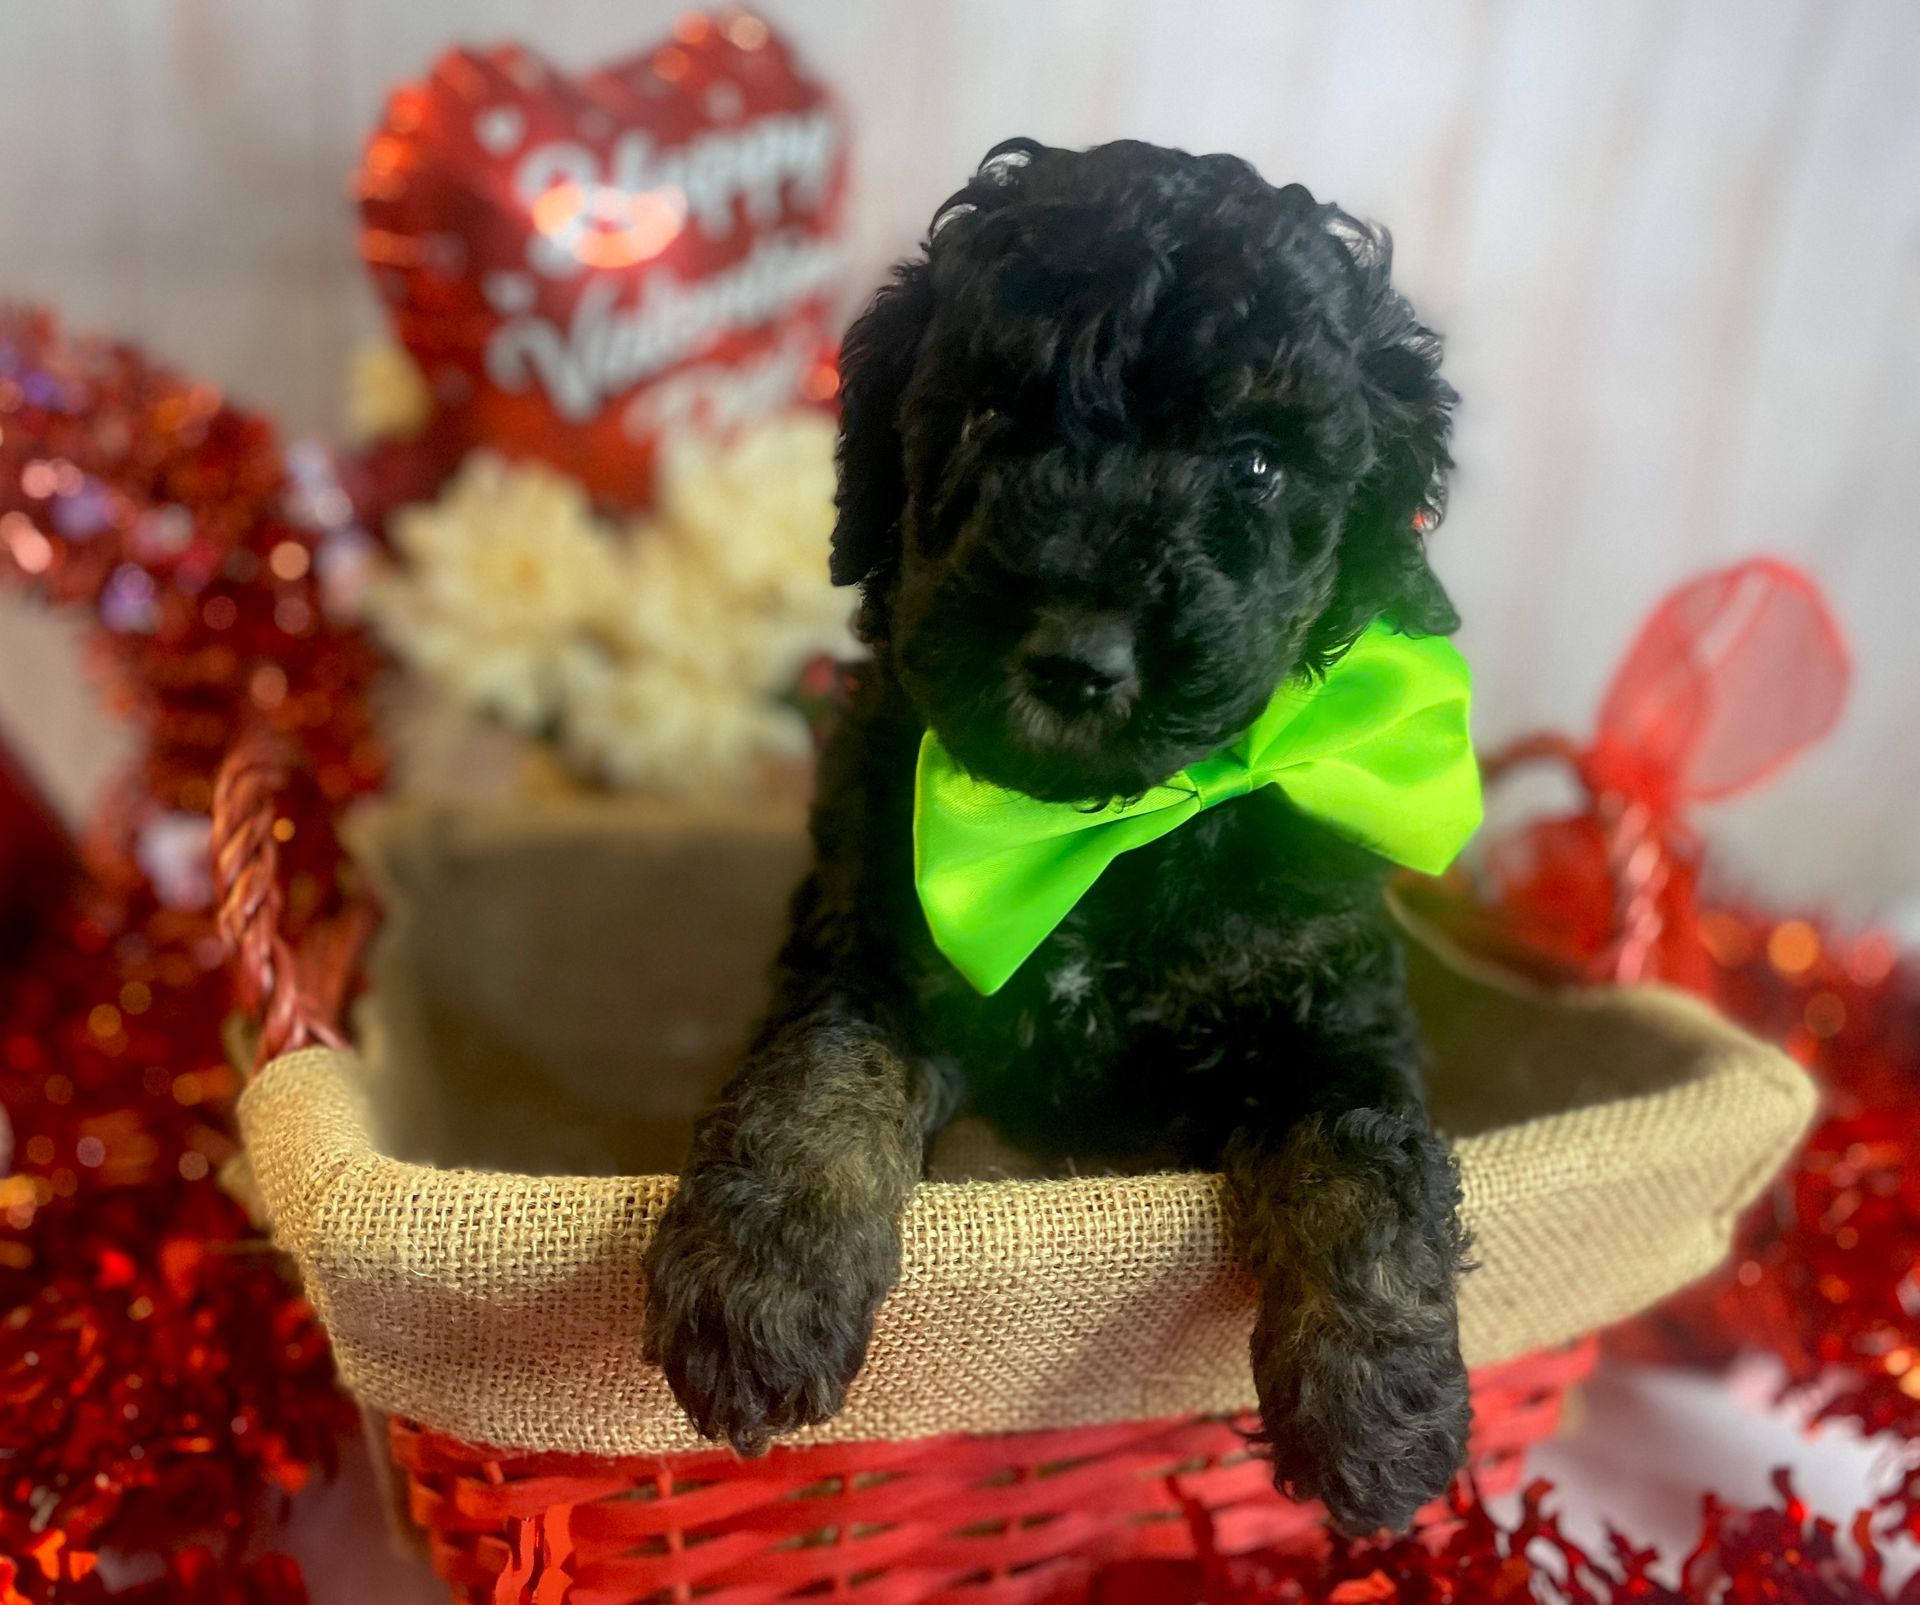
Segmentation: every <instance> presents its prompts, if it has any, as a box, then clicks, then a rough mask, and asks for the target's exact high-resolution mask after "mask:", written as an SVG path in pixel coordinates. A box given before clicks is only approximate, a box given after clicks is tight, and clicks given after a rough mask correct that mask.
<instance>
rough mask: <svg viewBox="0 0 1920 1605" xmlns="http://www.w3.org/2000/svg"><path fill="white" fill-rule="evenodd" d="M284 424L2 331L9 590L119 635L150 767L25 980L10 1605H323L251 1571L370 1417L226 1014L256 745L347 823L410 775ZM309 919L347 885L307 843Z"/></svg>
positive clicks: (11, 971)
mask: <svg viewBox="0 0 1920 1605" xmlns="http://www.w3.org/2000/svg"><path fill="white" fill-rule="evenodd" d="M287 489H288V483H287V477H286V470H285V465H284V461H283V456H282V452H281V448H280V445H279V442H278V441H277V440H276V438H275V436H274V433H273V431H272V430H271V428H270V427H269V426H268V425H267V424H266V423H264V422H263V421H262V420H260V419H258V418H256V417H253V416H251V415H249V414H246V413H243V412H240V411H238V410H236V409H234V408H232V407H229V406H227V405H226V404H225V403H224V402H223V401H222V400H221V398H220V397H219V396H218V395H217V394H215V393H214V392H213V391H212V390H211V389H209V388H208V387H206V386H204V385H195V384H190V383H188V382H186V381H184V380H181V379H178V378H176V377H174V376H173V375H171V374H169V373H166V372H165V371H163V370H159V369H156V368H154V367H152V366H150V365H149V364H147V363H146V362H145V361H144V360H143V359H142V358H140V357H139V356H138V354H137V353H135V352H133V351H131V350H130V349H128V348H125V347H121V346H115V345H109V344H105V343H100V342H93V341H81V340H69V339H67V338H65V337H64V336H63V335H62V334H61V333H60V331H59V330H58V329H57V328H56V327H55V325H54V324H53V322H52V320H51V319H50V318H48V317H46V316H45V315H42V314H33V313H15V314H7V315H0V582H4V581H8V580H11V581H13V582H14V583H16V584H24V585H25V586H26V588H27V589H28V590H29V591H31V592H33V593H36V594H38V595H40V596H43V597H45V598H47V599H48V600H51V601H55V602H60V603H65V604H67V605H70V606H76V607H79V608H84V609H86V610H88V611H89V612H90V613H92V614H93V616H94V619H95V621H96V627H95V628H94V630H93V632H92V637H91V646H92V655H93V659H94V662H95V665H96V668H97V670H98V671H99V673H100V674H101V677H102V679H103V681H104V684H105V687H106V692H107V696H108V699H109V702H110V703H111V705H112V706H114V707H115V708H116V709H117V710H118V711H120V712H121V713H122V714H123V715H124V716H125V717H126V718H127V719H129V720H130V721H131V723H132V724H133V726H134V728H135V730H136V732H137V733H138V735H139V738H140V742H141V748H140V752H139V756H138V758H137V760H136V766H135V771H134V773H132V774H131V775H129V776H128V777H126V779H125V780H124V782H123V783H122V784H121V785H120V786H118V787H117V788H115V789H114V790H113V791H112V793H111V796H110V799H109V802H108V805H107V807H106V808H105V809H104V810H103V811H102V814H101V817H100V818H99V819H98V820H97V821H96V823H95V826H94V828H93V830H92V831H91V833H90V838H89V841H88V844H87V853H86V860H87V870H88V873H87V875H86V876H85V877H84V878H83V879H82V880H81V881H80V883H79V884H78V885H77V886H76V887H75V889H74V890H73V892H72V893H71V895H70V896H69V897H68V898H67V899H66V900H65V901H64V902H62V903H61V904H60V905H59V906H58V907H57V909H56V910H55V911H54V912H52V913H51V914H49V915H47V916H45V917H44V918H43V919H42V920H41V921H40V924H39V928H38V931H37V934H36V935H35V937H34V939H33V940H32V942H31V943H30V945H29V946H28V948H27V949H26V951H25V952H24V953H23V954H22V955H21V956H19V957H18V959H17V960H16V961H14V962H13V963H11V964H9V965H7V966H6V967H5V968H4V969H0V1108H4V1110H5V1113H6V1116H7V1118H8V1120H9V1121H10V1123H11V1126H12V1130H13V1159H12V1173H11V1174H9V1175H5V1176H4V1178H0V1568H4V1570H0V1580H3V1581H4V1587H3V1588H0V1601H5V1602H6V1605H16V1602H19V1601H36V1602H37V1601H42V1600H46V1601H53V1600H63V1601H64V1600H76V1599H87V1598H91V1597H93V1595H95V1594H96V1593H101V1592H103V1591H104V1589H105V1587H106V1583H105V1580H104V1578H105V1574H103V1572H102V1571H101V1570H100V1569H99V1567H98V1565H97V1560H98V1556H99V1552H100V1551H101V1550H102V1549H105V1548H109V1547H110V1548H112V1549H114V1550H117V1551H129V1552H138V1551H143V1550H144V1551H151V1552H152V1553H154V1554H157V1555H159V1556H160V1557H162V1558H163V1561H162V1563H163V1566H164V1570H163V1573H162V1575H161V1576H160V1577H158V1578H156V1579H154V1580H152V1581H150V1582H145V1583H142V1584H140V1585H139V1587H138V1589H137V1590H136V1592H135V1593H134V1594H133V1595H132V1596H131V1597H134V1598H137V1599H141V1600H145V1601H153V1602H158V1601H161V1600H194V1601H216V1600H217V1601H225V1600H241V1599H248V1600H254V1599H258V1600H294V1599H298V1598H301V1597H303V1595H304V1590H303V1588H302V1585H301V1583H300V1580H299V1576H298V1572H297V1569H295V1568H292V1567H291V1565H290V1564H289V1563H285V1562H278V1561H269V1562H262V1563H258V1564H250V1565H242V1564H241V1563H240V1562H239V1560H238V1559H237V1556H238V1553H239V1548H240V1540H241V1538H242V1537H243V1535H244V1527H245V1523H246V1520H247V1518H248V1513H249V1512H252V1511H254V1510H255V1509H256V1508H257V1507H258V1506H259V1504H260V1501H261V1498H262V1496H263V1494H272V1493H275V1492H278V1493H282V1494H284V1493H290V1492H292V1491H293V1490H295V1489H297V1488H299V1487H300V1486H301V1485H302V1484H303V1483H304V1482H305V1481H306V1480H307V1478H308V1477H309V1476H310V1474H311V1473H312V1471H313V1469H314V1468H316V1467H321V1466H324V1465H326V1464H327V1463H328V1461H329V1459H330V1457H331V1455H332V1453H333V1446H334V1443H335V1441H336V1440H337V1437H338V1435H339V1433H340V1432H341V1431H342V1430H343V1429H346V1428H347V1427H349V1426H350V1424H351V1421H352V1411H351V1409H350V1407H349V1406H348V1405H347V1403H346V1401H345V1400H344V1399H343V1398H342V1397H341V1396H340V1395H339V1393H338V1392H337V1391H336V1390H335V1389H334V1387H333V1385H332V1368H331V1364H330V1361H329V1358H328V1355H327V1352H326V1346H325V1341H324V1338H323V1336H322V1334H321V1332H320V1329H319V1326H318V1323H317V1322H316V1321H315V1320H314V1318H313V1314H312V1312H311V1310H310V1309H309V1308H308V1306H307V1305H306V1304H305V1302H304V1301H303V1300H301V1299H300V1298H299V1297H298V1295H297V1294H296V1292H295V1291H294V1290H293V1288H292V1287H291V1286H289V1284H288V1282H287V1280H286V1279H285V1277H284V1275H283V1273H282V1271H281V1269H280V1267H279V1265H278V1264H277V1262H276V1260H275V1259H274V1258H273V1256H272V1255H271V1253H270V1252H269V1251H268V1248H267V1245H266V1244H265V1243H264V1241H262V1240H261V1238H260V1236H259V1234H258V1232H257V1231H256V1229H255V1228H254V1227H253V1226H252V1225H251V1224H250V1223H249V1221H248V1220H247V1218H246V1216H245V1214H244V1212H243V1211H242V1210H241V1209H240V1207H239V1206H238V1205H237V1204H236V1203H235V1202H234V1201H233V1200H232V1199H231V1198H230V1197H229V1196H228V1195H227V1194H226V1193H225V1192H223V1191H222V1190H221V1188H220V1186H219V1182H218V1173H219V1171H220V1168H221V1166H222V1165H223V1164H225V1163H226V1161H227V1160H228V1159H229V1158H230V1157H232V1155H233V1153H234V1143H233V1138H232V1135H231V1128H230V1125H229V1120H228V1113H229V1105H230V1103H231V1099H232V1096H233V1094H234V1092H235V1091H236V1090H237V1077H236V1076H235V1075H234V1073H233V1071H232V1070H231V1069H230V1068H229V1067H228V1064H227V1059H226V1054H225V1052H224V1048H223V1043H222V1023H223V1021H224V1019H225V1016H226V1013H227V1010H228V1007H229V985H228V981H227V977H226V973H225V968H224V955H223V952H222V949H221V944H220V940H219V937H218V934H217V932H216V931H215V928H214V924H213V919H212V911H211V908H210V907H209V894H210V886H209V885H208V882H207V878H206V872H205V870H206V866H205V863H204V854H205V843H206V838H207V811H208V808H209V806H210V803H211V800H212V790H211V786H212V779H213V773H214V769H215V766H216V764H217V763H218V761H219V758H220V756H221V754H222V752H223V751H224V749H225V748H226V746H227V745H228V743H229V742H231V740H232V739H233V737H234V735H235V733H236V732H237V731H238V730H239V729H240V728H242V726H243V725H244V724H246V723H250V722H262V723H266V724H269V725H271V726H273V727H275V728H277V729H279V730H280V731H282V732H283V733H284V734H285V735H286V736H287V737H289V738H290V739H293V740H295V741H297V742H298V743H299V744H300V746H301V748H302V749H303V750H304V751H305V753H306V754H307V755H308V757H309V758H310V760H311V773H312V776H313V779H314V782H315V783H316V784H317V785H318V786H319V787H320V789H321V790H322V791H323V792H324V793H325V795H326V796H327V797H328V799H329V800H331V801H333V802H335V803H339V802H344V801H345V800H346V799H347V798H349V797H350V796H352V795H353V794H354V793H356V792H358V791H362V790H365V789H367V788H368V787H370V786H372V785H374V784H376V783H377V782H378V780H379V778H380V776H381V772H382V767H383V764H382V755H381V753H380V750H379V747H378V745H377V743H376V742H375V740H374V737H373V734H372V729H371V725H370V723H369V721H368V718H367V714H366V709H365V704H364V697H363V689H364V686H365V683H366V681H367V679H368V676H369V674H370V672H371V670H372V668H373V665H374V663H375V661H376V660H375V657H374V654H373V652H372V650H371V649H370V648H369V647H368V646H367V644H366V643H365V642H364V641H363V640H362V639H361V638H360V636H359V635H358V634H357V633H356V632H353V631H351V630H343V629H340V628H337V627H335V626H334V625H333V624H332V623H331V622H330V621H329V620H328V619H327V617H326V610H325V602H324V596H323V594H322V588H321V585H320V576H319V573H318V570H319V569H320V568H321V567H322V566H323V565H324V561H325V557H326V554H325V552H324V551H323V550H322V549H321V548H320V547H319V546H318V544H317V542H318V539H319V537H318V536H317V535H316V532H315V531H314V530H313V529H312V528H310V527H307V526H304V525H302V524H300V523H298V522H296V521H295V520H294V519H293V518H292V517H290V516H289V512H288V507H287V494H286V493H287ZM294 856H295V857H296V858H297V859H298V860H300V864H299V868H298V870H297V872H296V876H295V880H294V884H293V888H292V891H291V894H290V902H291V904H292V905H293V907H294V909H295V911H296V917H298V918H302V919H312V918H316V917H320V916H322V915H323V914H325V913H326V912H327V911H328V910H329V909H330V908H331V907H332V906H333V905H334V904H335V903H336V902H337V901H338V900H339V897H340V895H341V893H340V889H339V887H338V885H337V884H336V876H335V866H334V863H333V857H332V850H331V848H330V846H329V845H328V844H324V843H312V844H309V843H298V844H294Z"/></svg>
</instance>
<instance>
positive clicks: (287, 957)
mask: <svg viewBox="0 0 1920 1605" xmlns="http://www.w3.org/2000/svg"><path fill="white" fill-rule="evenodd" d="M292 767H293V760H292V756H291V753H290V751H289V749H288V747H287V744H286V743H285V741H283V740H282V739H280V738H279V737H277V736H275V735H273V734H272V733H271V732H268V731H265V730H258V729H256V730H251V731H248V732H247V733H246V734H245V735H243V736H242V737H241V738H240V740H239V741H237V742H236V743H235V744H234V746H233V747H232V749H231V750H230V751H229V752H228V753H227V756H226V758H225V759H224V760H222V762H221V765H220V773H219V776H218V778H217V779H216V780H215V782H214V788H213V853H212V856H213V875H214V885H215V888H216V890H217V893H218V896H219V908H218V910H217V915H216V917H217V920H218V923H219V928H220V935H221V938H222V940H223V941H224V942H225V943H226V947H227V954H228V958H229V960H230V961H231V963H232V965H233V969H234V993H235V1001H236V1002H237V1004H238V1006H239V1009H240V1011H241V1013H242V1014H243V1015H244V1016H245V1017H246V1018H247V1019H248V1020H251V1021H254V1022H257V1023H258V1025H259V1033H260V1034H259V1042H258V1047H257V1051H256V1053H255V1060H254V1063H255V1068H256V1069H257V1068H259V1067H260V1066H261V1065H264V1064H266V1063H267V1062H268V1061H269V1060H272V1059H276V1058H278V1057H279V1056H280V1055H281V1054H283V1053H291V1052H293V1051H294V1050H295V1049H297V1048H304V1047H311V1046H313V1045H315V1044H320V1045H323V1046H326V1047H333V1048H339V1047H344V1046H345V1045H346V1042H345V1038H344V1037H343V1036H342V1035H341V1033H340V1029H339V1024H338V1021H339V1018H340V1013H341V1010H342V1007H343V1005H344V1002H345V998H346V994H347V989H348V987H349V986H350V985H351V982H352V976H353V970H354V966H355V963H356V962H357V959H358V956H359V952H360V948H361V946H362V944H363V943H364V941H365V938H366V935H367V933H368V931H369V930H370V928H371V910H370V909H367V908H365V907H363V906H362V907H356V908H354V909H352V910H350V911H349V912H348V914H347V915H345V916H343V917H342V918H340V919H337V920H332V921H329V922H326V923H323V924H320V925H317V926H316V927H315V929H314V931H313V932H312V934H311V935H310V936H309V938H308V941H307V943H306V946H305V949H304V951H303V952H301V953H299V954H296V953H295V952H294V949H293V945H292V944H291V943H290V942H289V941H288V940H287V937H286V934H285V931H284V929H283V927H282V919H283V916H284V914H285V909H286V898H285V893H284V892H283V891H282V889H281V885H280V847H279V838H278V837H277V836H276V835H275V828H276V826H278V825H279V824H280V821H281V819H282V817H283V816H282V815H281V813H280V801H281V796H282V793H283V792H284V791H285V789H286V785H287V781H288V779H289V777H290V775H291V773H292Z"/></svg>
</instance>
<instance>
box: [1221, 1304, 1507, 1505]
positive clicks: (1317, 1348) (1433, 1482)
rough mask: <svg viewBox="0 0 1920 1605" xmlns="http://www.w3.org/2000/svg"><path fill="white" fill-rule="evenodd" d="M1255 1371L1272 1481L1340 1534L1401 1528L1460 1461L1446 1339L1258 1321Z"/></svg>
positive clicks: (1462, 1423)
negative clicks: (1314, 1507) (1312, 1505)
mask: <svg viewBox="0 0 1920 1605" xmlns="http://www.w3.org/2000/svg"><path fill="white" fill-rule="evenodd" d="M1253 1365H1254V1381H1255V1384H1256V1386H1257V1387H1258V1390H1259V1395H1260V1416H1261V1436H1262V1437H1263V1438H1264V1439H1265V1440H1266V1441H1267V1443H1268V1444H1269V1446H1270V1448H1271V1451H1272V1455H1273V1478H1274V1484H1275V1486H1276V1487H1277V1488H1279V1490H1280V1491H1281V1492H1282V1493H1285V1494H1288V1495H1290V1496H1292V1497H1294V1498H1298V1499H1318V1500H1320V1501H1321V1502H1322V1503H1323V1504H1325V1505H1326V1507H1327V1513H1328V1514H1329V1515H1330V1516H1332V1518H1333V1521H1334V1524H1335V1525H1336V1526H1337V1527H1339V1529H1340V1530H1341V1531H1342V1532H1344V1533H1348V1534H1351V1535H1353V1536H1355V1537H1360V1536H1364V1535H1366V1534H1369V1533H1374V1532H1377V1531H1379V1530H1380V1529H1381V1528H1383V1527H1384V1528H1389V1529H1391V1530H1392V1531H1394V1532H1404V1531H1406V1529H1407V1528H1408V1527H1410V1526H1412V1524H1413V1518H1414V1517H1415V1515H1417V1514H1418V1513H1419V1511H1420V1510H1421V1509H1422V1508H1423V1507H1424V1506H1426V1505H1428V1504H1430V1503H1431V1502H1432V1501H1434V1500H1435V1499H1438V1498H1439V1497H1440V1496H1441V1495H1442V1494H1444V1493H1445V1492H1446V1491H1447V1488H1448V1486H1449V1485H1450V1484H1451V1483H1452V1481H1453V1478H1454V1476H1455V1474H1456V1473H1457V1472H1458V1471H1459V1470H1460V1468H1461V1466H1462V1465H1464V1464H1465V1462H1466V1450H1467V1425H1468V1419H1469V1414H1470V1411H1469V1406H1468V1400H1467V1376H1466V1371H1465V1369H1464V1368H1463V1367H1462V1366H1461V1364H1460V1355H1459V1350H1458V1347H1457V1345H1455V1344H1453V1343H1451V1342H1447V1343H1408V1342H1404V1341H1396V1340H1394V1339H1392V1338H1377V1337H1369V1336H1368V1335H1367V1334H1365V1333H1363V1332H1360V1331H1357V1330H1355V1329H1354V1328H1353V1327H1351V1326H1348V1325H1346V1324H1345V1323H1338V1322H1330V1323H1325V1324H1321V1323H1318V1322H1315V1323H1310V1324H1309V1323H1302V1322H1300V1321H1298V1320H1297V1319H1295V1320H1291V1321H1288V1322H1285V1323H1284V1324H1282V1325H1280V1326H1276V1325H1275V1324H1272V1323H1269V1322H1268V1321H1266V1320H1265V1319H1263V1320H1262V1321H1261V1322H1260V1324H1259V1326H1258V1327H1257V1328H1256V1330H1255V1332H1254V1339H1253Z"/></svg>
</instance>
